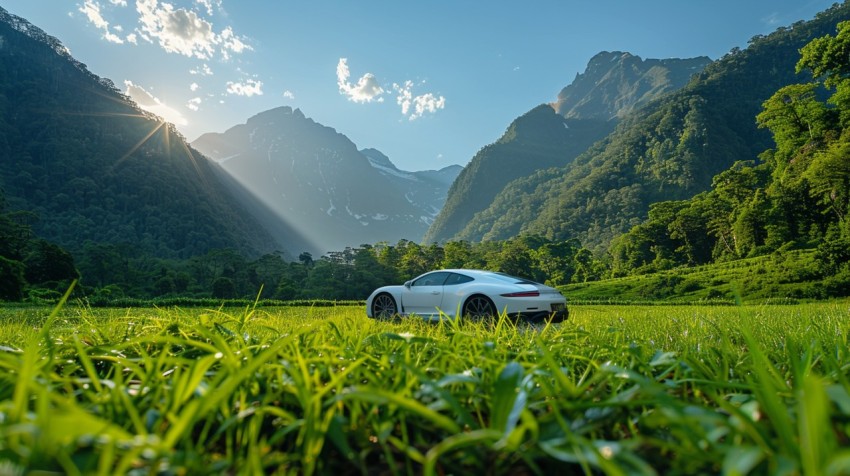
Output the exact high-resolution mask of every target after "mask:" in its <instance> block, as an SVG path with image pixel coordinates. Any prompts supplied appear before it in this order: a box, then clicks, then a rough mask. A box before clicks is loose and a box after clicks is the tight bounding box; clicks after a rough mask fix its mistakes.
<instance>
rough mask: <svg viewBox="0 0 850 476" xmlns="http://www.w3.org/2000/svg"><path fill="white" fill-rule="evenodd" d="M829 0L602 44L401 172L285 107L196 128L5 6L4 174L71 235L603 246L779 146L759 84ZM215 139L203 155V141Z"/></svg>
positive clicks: (194, 248) (25, 199)
mask: <svg viewBox="0 0 850 476" xmlns="http://www.w3.org/2000/svg"><path fill="white" fill-rule="evenodd" d="M848 17H850V7H848V6H847V5H846V4H845V5H836V6H834V7H832V8H831V9H829V10H827V11H825V12H823V13H821V14H819V15H818V16H817V17H816V18H815V19H814V20H812V21H809V22H798V23H795V24H794V25H792V26H790V27H787V28H780V29H778V30H777V31H776V32H774V33H773V34H771V35H767V36H760V37H756V38H754V39H753V40H752V41H751V42H750V45H749V46H748V47H747V48H745V49H742V50H739V49H735V50H732V51H731V52H730V53H729V54H727V55H726V56H725V57H723V58H721V59H720V60H717V61H714V62H712V61H710V60H709V59H708V58H705V57H699V58H692V59H663V60H660V59H641V58H639V57H637V56H634V55H632V54H629V53H625V52H602V53H600V54H598V55H596V56H594V57H593V58H592V59H591V60H590V61H589V63H588V67H587V69H586V70H585V72H583V73H581V74H579V75H577V76H576V78H575V79H574V80H573V82H572V83H570V84H569V85H568V86H566V87H565V88H563V89H562V90H561V91H560V93H559V94H558V95H557V97H556V99H555V100H554V101H553V102H552V103H549V104H541V105H538V106H536V107H534V108H532V109H531V110H530V111H529V112H527V113H526V114H523V115H522V116H520V117H519V118H517V119H516V120H515V121H513V122H512V123H511V124H510V125H509V126H508V127H507V129H506V131H505V133H504V134H503V136H502V137H501V138H500V139H499V140H498V141H496V142H495V143H493V144H489V145H485V146H484V147H482V149H481V150H480V151H479V152H478V153H477V154H475V156H474V157H472V159H471V160H470V162H469V164H468V165H467V166H466V167H464V168H463V169H462V170H461V169H460V167H457V166H453V167H447V168H445V169H442V170H432V171H421V172H407V171H403V170H399V169H398V168H397V167H395V165H393V163H392V162H391V160H390V159H389V158H388V157H386V156H385V155H384V154H382V153H381V152H380V151H378V150H375V149H365V150H358V148H357V146H356V145H355V144H354V143H353V142H352V141H351V140H349V139H348V138H347V137H346V136H345V135H343V134H341V133H339V132H337V131H335V130H334V129H332V128H330V127H327V126H325V125H322V124H318V123H316V122H315V121H313V120H311V119H309V118H308V117H307V116H305V114H304V113H303V112H302V111H300V110H298V109H292V108H289V107H280V108H276V109H272V110H270V111H266V112H263V113H260V114H257V115H256V116H254V117H251V118H249V119H247V121H246V122H245V123H244V124H238V125H234V126H233V127H232V128H230V129H228V130H227V131H225V132H224V133H209V134H205V135H203V136H201V137H200V138H198V139H197V140H196V141H194V142H193V143H192V144H191V145H190V144H188V143H187V142H186V141H185V139H184V138H183V137H182V136H181V135H180V134H179V133H177V132H176V130H175V129H174V128H173V126H171V125H169V124H166V123H164V122H163V121H162V120H161V119H159V118H156V117H155V116H152V115H151V114H148V113H145V112H144V111H142V110H141V109H140V108H139V107H138V106H137V105H136V104H134V103H133V102H132V101H131V100H130V99H129V98H128V97H126V96H125V95H124V94H122V93H121V92H120V91H119V90H117V89H116V88H115V86H114V84H113V83H112V82H111V81H109V80H108V79H103V78H99V77H97V76H96V75H94V74H92V73H91V72H89V71H88V70H87V68H86V67H85V65H83V64H81V63H79V62H78V61H76V60H75V59H74V58H73V57H72V56H71V55H70V54H69V53H68V51H67V49H66V48H65V47H64V46H63V45H62V44H61V42H59V41H58V40H57V39H55V38H53V37H51V36H50V35H48V34H46V33H44V32H43V31H41V30H40V29H38V28H37V27H35V26H33V25H31V24H29V23H28V22H26V20H24V19H21V18H19V17H16V16H14V15H10V14H9V13H8V12H6V11H5V10H3V9H1V8H0V98H2V101H0V157H2V159H3V160H2V161H0V188H2V190H3V192H4V195H5V199H6V202H7V207H8V208H10V209H12V210H18V211H20V212H21V213H20V214H19V215H18V216H19V219H20V220H24V221H27V222H28V223H31V225H32V228H33V230H34V231H35V232H36V233H37V234H38V235H39V236H42V237H44V238H46V239H48V240H50V241H52V242H55V243H58V244H60V245H61V246H63V247H65V248H67V249H68V250H70V251H71V252H74V253H76V252H79V251H81V250H83V249H87V248H91V247H92V246H98V245H101V244H109V245H121V246H125V247H128V249H133V250H134V251H137V252H139V253H147V254H150V255H154V256H159V257H164V258H184V257H191V256H196V255H198V254H203V253H207V252H209V251H210V250H214V249H220V248H229V249H234V250H238V251H240V252H242V253H245V254H247V255H254V256H256V255H259V254H262V253H268V252H271V251H274V250H281V251H283V252H284V253H285V254H288V255H289V256H290V257H292V256H294V255H296V254H297V253H299V252H301V251H310V252H311V253H325V252H327V251H329V250H338V249H341V248H343V247H345V246H357V245H359V244H362V243H376V242H379V241H388V242H393V241H396V240H400V239H407V240H412V241H419V240H421V239H422V237H423V236H424V240H425V241H432V242H444V241H448V240H470V241H481V240H499V239H506V238H510V237H513V236H517V235H519V234H539V235H542V236H545V237H547V238H550V239H568V238H578V239H579V240H581V242H582V243H584V244H585V245H589V246H591V247H592V248H593V249H594V250H596V251H597V252H599V253H603V252H605V250H606V249H607V246H608V244H609V243H610V242H611V241H612V240H613V239H614V238H616V237H617V236H619V235H620V234H622V233H624V232H625V231H628V230H629V228H631V227H632V226H634V225H636V224H639V223H641V222H642V221H643V220H644V219H645V218H646V214H647V211H648V209H649V207H650V205H651V204H653V203H656V202H659V201H664V200H675V199H682V198H688V197H691V196H693V195H695V194H697V193H699V192H701V191H703V190H706V189H707V188H708V187H709V186H710V185H711V182H712V178H713V177H714V176H715V175H716V174H718V173H719V172H721V171H723V170H726V169H728V168H729V167H730V166H731V165H732V163H734V162H735V161H738V160H754V159H756V158H757V157H758V154H759V153H760V152H762V151H764V150H766V149H768V148H770V147H771V146H772V143H771V137H770V135H769V134H768V133H767V132H766V131H764V130H760V129H758V128H757V126H756V124H755V120H754V118H755V116H756V114H758V112H759V111H760V109H761V107H762V103H763V102H764V101H765V100H766V99H767V98H768V97H770V96H771V95H772V94H773V93H774V92H775V91H776V90H777V89H779V88H780V87H782V86H784V85H786V84H791V83H796V82H801V81H803V80H805V78H801V77H799V76H797V75H795V74H794V64H795V62H796V60H797V58H798V57H799V53H798V51H799V49H800V47H801V46H803V45H804V44H806V43H808V42H809V41H811V40H812V39H813V38H816V37H820V36H823V35H826V34H829V33H832V32H834V31H835V27H836V24H837V23H838V22H839V21H841V20H843V19H846V18H848ZM202 154H203V155H202Z"/></svg>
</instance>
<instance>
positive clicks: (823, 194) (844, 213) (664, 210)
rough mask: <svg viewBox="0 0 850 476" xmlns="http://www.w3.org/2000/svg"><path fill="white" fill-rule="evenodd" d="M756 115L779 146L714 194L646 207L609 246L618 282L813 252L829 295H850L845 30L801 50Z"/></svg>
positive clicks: (727, 178) (848, 50) (738, 166)
mask: <svg viewBox="0 0 850 476" xmlns="http://www.w3.org/2000/svg"><path fill="white" fill-rule="evenodd" d="M796 70H797V72H808V73H810V76H811V77H814V78H817V79H816V80H813V81H810V82H805V83H800V84H792V85H788V86H785V87H783V88H781V89H780V90H779V91H777V92H776V93H775V94H774V95H773V96H772V97H770V99H768V100H767V101H765V102H764V105H763V109H762V112H761V113H760V114H759V115H758V116H757V123H758V125H759V127H761V128H764V129H766V130H768V131H769V132H770V133H771V134H772V137H773V139H774V142H775V147H773V148H770V149H768V150H766V151H765V152H763V153H762V154H761V155H760V156H759V157H758V159H757V160H746V161H739V162H737V163H735V164H734V166H732V167H731V168H730V169H728V170H726V171H724V172H722V173H720V174H718V175H716V176H715V177H714V180H713V181H712V188H711V190H710V191H707V192H704V193H700V194H698V195H697V196H695V197H693V198H691V199H689V200H681V201H666V202H659V203H655V204H653V205H652V207H651V209H650V212H649V219H648V220H647V221H646V222H644V223H643V224H641V225H638V226H635V227H634V228H632V229H631V231H629V232H628V233H626V234H625V235H622V236H621V237H619V238H618V239H617V240H615V242H614V244H613V245H612V248H611V258H612V261H611V273H612V274H613V275H615V276H624V275H628V274H638V273H646V272H652V271H659V270H664V269H670V268H673V267H677V266H694V265H700V264H705V263H711V262H722V261H729V260H736V259H740V258H744V257H752V256H759V255H765V254H768V253H772V252H776V251H780V250H788V249H795V248H816V249H817V259H818V261H819V263H820V268H821V271H822V273H823V275H824V276H825V277H826V278H827V280H828V284H829V287H831V288H834V289H835V290H836V292H839V293H842V290H843V294H845V295H847V294H850V217H848V212H849V211H850V22H843V23H840V24H839V25H838V29H837V33H836V34H835V35H827V36H824V37H822V38H818V39H816V40H814V41H812V42H811V43H809V44H808V45H806V46H805V47H804V48H802V50H801V57H800V60H799V62H798V63H797V66H796Z"/></svg>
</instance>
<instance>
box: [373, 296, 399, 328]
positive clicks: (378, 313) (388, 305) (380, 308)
mask: <svg viewBox="0 0 850 476" xmlns="http://www.w3.org/2000/svg"><path fill="white" fill-rule="evenodd" d="M396 316H398V305H396V302H395V299H394V298H393V297H392V296H391V295H389V294H388V293H381V294H378V295H377V296H375V299H372V317H373V318H374V319H379V320H382V321H387V320H390V319H393V318H395V317H396Z"/></svg>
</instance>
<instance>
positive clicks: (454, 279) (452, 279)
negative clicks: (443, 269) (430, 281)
mask: <svg viewBox="0 0 850 476" xmlns="http://www.w3.org/2000/svg"><path fill="white" fill-rule="evenodd" d="M470 281H473V279H472V278H470V277H469V276H464V275H462V274H457V273H450V274H449V277H448V279H446V282H445V284H444V286H452V285H456V284H463V283H468V282H470Z"/></svg>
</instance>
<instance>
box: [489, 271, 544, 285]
mask: <svg viewBox="0 0 850 476" xmlns="http://www.w3.org/2000/svg"><path fill="white" fill-rule="evenodd" d="M490 276H492V277H494V278H496V279H498V280H500V281H504V282H506V283H511V284H539V283H535V282H534V281H531V280H529V279H525V278H517V277H516V276H511V275H510V274H505V273H493V274H491V275H490Z"/></svg>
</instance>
